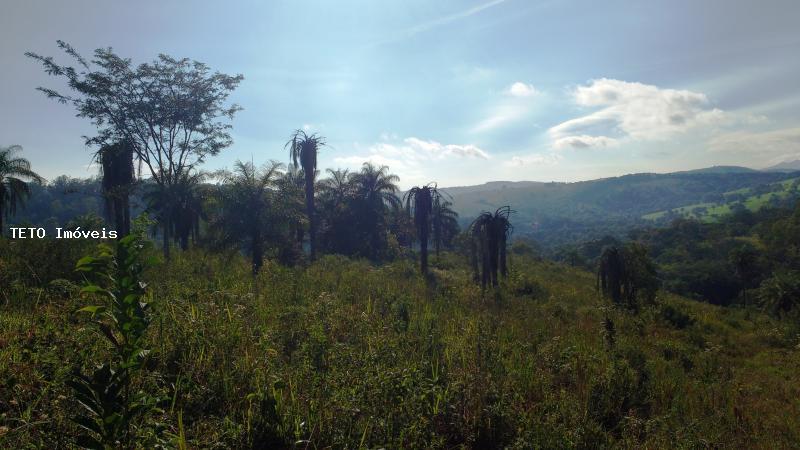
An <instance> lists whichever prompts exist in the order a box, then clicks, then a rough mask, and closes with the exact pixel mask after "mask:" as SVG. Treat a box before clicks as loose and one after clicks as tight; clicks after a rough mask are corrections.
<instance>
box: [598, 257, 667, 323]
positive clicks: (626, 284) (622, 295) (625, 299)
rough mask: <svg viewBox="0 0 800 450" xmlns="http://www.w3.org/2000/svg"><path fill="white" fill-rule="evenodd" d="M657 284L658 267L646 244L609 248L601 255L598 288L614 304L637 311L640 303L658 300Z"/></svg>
mask: <svg viewBox="0 0 800 450" xmlns="http://www.w3.org/2000/svg"><path fill="white" fill-rule="evenodd" d="M658 284H659V283H658V277H657V275H656V269H655V265H654V264H653V263H652V261H651V260H650V258H649V257H648V256H647V249H646V248H645V247H644V246H643V245H641V244H638V243H631V244H628V245H626V246H625V247H623V248H621V249H620V248H619V247H617V246H610V247H606V248H605V249H604V250H603V253H602V255H600V260H599V263H598V268H597V289H598V290H599V291H600V292H601V293H602V294H603V296H604V297H606V298H610V299H611V301H613V302H614V303H615V304H618V305H624V306H626V307H627V308H629V309H631V310H638V308H639V304H640V303H641V302H643V301H647V302H652V301H654V300H655V295H656V291H657V290H658Z"/></svg>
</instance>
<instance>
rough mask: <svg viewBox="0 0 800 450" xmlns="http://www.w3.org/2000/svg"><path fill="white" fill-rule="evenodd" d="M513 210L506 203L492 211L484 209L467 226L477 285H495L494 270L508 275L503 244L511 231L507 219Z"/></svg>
mask: <svg viewBox="0 0 800 450" xmlns="http://www.w3.org/2000/svg"><path fill="white" fill-rule="evenodd" d="M513 212H514V211H513V210H512V209H511V208H510V207H508V206H503V207H501V208H498V209H497V210H496V211H495V212H494V214H492V213H490V212H486V211H484V212H482V213H481V214H480V215H479V216H478V217H477V218H476V219H475V220H474V221H473V222H472V224H470V226H469V236H470V240H471V242H470V249H471V255H470V260H471V265H472V270H473V279H474V280H475V281H476V282H477V281H478V280H479V279H480V282H481V287H484V288H485V287H486V286H487V285H488V284H489V283H490V282H491V284H492V286H497V285H498V284H499V280H498V271H499V272H500V274H501V275H502V276H506V275H507V274H508V269H507V263H506V246H507V243H508V237H509V236H510V235H511V232H512V231H513V227H512V226H511V222H510V221H509V217H510V216H511V213H513ZM479 259H480V265H479Z"/></svg>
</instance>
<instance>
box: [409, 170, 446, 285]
mask: <svg viewBox="0 0 800 450" xmlns="http://www.w3.org/2000/svg"><path fill="white" fill-rule="evenodd" d="M439 195H440V194H439V190H438V189H437V188H436V183H430V184H427V185H425V186H420V187H417V186H415V187H413V188H411V189H410V190H409V191H408V192H406V195H405V196H404V198H403V200H404V202H405V205H406V210H407V211H408V214H409V215H411V214H412V211H413V217H414V226H415V228H416V229H417V239H418V240H419V269H420V272H422V274H423V275H424V274H427V273H428V240H429V239H430V237H429V235H430V229H431V213H432V212H433V205H434V204H435V203H437V202H438V201H439Z"/></svg>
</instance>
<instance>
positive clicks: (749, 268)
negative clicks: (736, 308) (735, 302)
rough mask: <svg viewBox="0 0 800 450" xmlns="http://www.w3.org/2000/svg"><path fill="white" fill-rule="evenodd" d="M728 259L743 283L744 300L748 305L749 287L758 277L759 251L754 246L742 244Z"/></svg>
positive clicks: (745, 304)
mask: <svg viewBox="0 0 800 450" xmlns="http://www.w3.org/2000/svg"><path fill="white" fill-rule="evenodd" d="M728 260H729V262H730V263H731V265H733V269H734V271H735V272H736V278H738V279H739V282H740V283H741V286H742V288H741V290H742V301H743V303H744V306H745V307H747V289H748V288H749V287H750V286H751V285H752V284H753V281H755V279H756V278H757V277H758V253H756V251H755V249H753V248H752V247H749V246H742V247H739V248H736V249H734V250H733V251H731V253H730V255H729V256H728Z"/></svg>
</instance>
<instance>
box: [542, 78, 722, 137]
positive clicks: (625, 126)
mask: <svg viewBox="0 0 800 450" xmlns="http://www.w3.org/2000/svg"><path fill="white" fill-rule="evenodd" d="M572 98H573V100H574V102H575V104H577V105H578V106H582V107H587V108H600V109H598V110H596V111H594V112H592V113H589V114H587V115H584V116H581V117H577V118H574V119H570V120H567V121H565V122H562V123H560V124H558V125H556V126H554V127H552V128H550V130H549V134H550V136H551V138H552V139H553V146H554V147H556V148H567V147H575V148H585V147H588V146H599V147H610V146H614V145H616V144H617V143H618V142H619V140H620V139H632V140H642V141H652V140H664V139H668V138H670V137H672V136H675V135H676V134H680V133H685V132H686V131H688V130H691V129H693V128H695V127H698V126H701V125H714V124H721V123H722V122H723V120H725V118H726V114H725V113H724V112H723V111H721V110H720V109H717V108H713V107H712V106H711V105H710V101H709V100H708V98H707V97H706V95H705V94H702V93H698V92H692V91H688V90H676V89H661V88H659V87H657V86H653V85H647V84H642V83H632V82H627V81H620V80H612V79H607V78H602V79H599V80H592V81H591V82H589V84H588V85H586V86H579V87H577V88H576V89H575V90H574V91H573V92H572Z"/></svg>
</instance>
